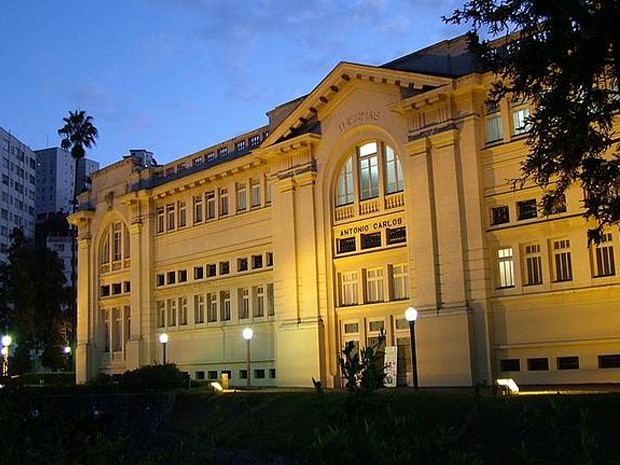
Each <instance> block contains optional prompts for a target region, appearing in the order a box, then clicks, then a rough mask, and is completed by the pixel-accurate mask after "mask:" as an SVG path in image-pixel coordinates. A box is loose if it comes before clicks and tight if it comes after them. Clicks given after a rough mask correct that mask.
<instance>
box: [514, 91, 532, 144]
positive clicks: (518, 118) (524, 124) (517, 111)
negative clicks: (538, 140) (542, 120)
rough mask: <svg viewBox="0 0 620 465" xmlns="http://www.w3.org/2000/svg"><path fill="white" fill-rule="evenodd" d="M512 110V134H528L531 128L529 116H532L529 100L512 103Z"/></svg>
mask: <svg viewBox="0 0 620 465" xmlns="http://www.w3.org/2000/svg"><path fill="white" fill-rule="evenodd" d="M511 111H512V135H513V136H520V135H522V134H526V133H527V132H528V131H529V130H530V127H531V125H530V122H529V121H528V118H529V116H530V110H529V108H528V107H527V102H526V101H524V100H517V101H513V102H512V103H511Z"/></svg>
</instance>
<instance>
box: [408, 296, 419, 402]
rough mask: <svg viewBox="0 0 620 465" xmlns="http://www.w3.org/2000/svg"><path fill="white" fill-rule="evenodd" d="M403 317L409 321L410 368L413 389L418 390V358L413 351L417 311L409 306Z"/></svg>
mask: <svg viewBox="0 0 620 465" xmlns="http://www.w3.org/2000/svg"><path fill="white" fill-rule="evenodd" d="M405 318H406V319H407V321H408V322H409V336H410V337H411V369H412V371H413V390H414V391H417V390H418V360H417V358H416V353H415V320H417V319H418V311H417V310H416V309H415V308H413V307H409V308H408V309H407V310H405Z"/></svg>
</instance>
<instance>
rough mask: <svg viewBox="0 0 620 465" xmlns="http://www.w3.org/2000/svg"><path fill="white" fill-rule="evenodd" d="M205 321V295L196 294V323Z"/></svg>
mask: <svg viewBox="0 0 620 465" xmlns="http://www.w3.org/2000/svg"><path fill="white" fill-rule="evenodd" d="M204 322H205V296H204V294H196V295H195V296H194V323H204Z"/></svg>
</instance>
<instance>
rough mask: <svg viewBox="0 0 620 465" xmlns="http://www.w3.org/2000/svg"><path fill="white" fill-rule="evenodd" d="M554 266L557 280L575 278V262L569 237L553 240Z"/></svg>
mask: <svg viewBox="0 0 620 465" xmlns="http://www.w3.org/2000/svg"><path fill="white" fill-rule="evenodd" d="M553 268H554V273H555V276H554V278H555V279H554V280H555V281H556V282H560V281H571V280H572V279H573V264H572V260H571V254H570V241H569V240H568V239H563V240H559V241H553Z"/></svg>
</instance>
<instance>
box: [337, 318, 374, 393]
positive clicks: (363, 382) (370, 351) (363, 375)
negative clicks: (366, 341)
mask: <svg viewBox="0 0 620 465" xmlns="http://www.w3.org/2000/svg"><path fill="white" fill-rule="evenodd" d="M384 345H385V331H383V330H381V332H380V333H379V337H378V340H377V342H376V343H375V344H373V345H371V346H367V347H364V348H362V349H360V350H356V346H355V343H354V342H353V341H349V342H347V344H346V345H345V347H344V349H342V357H340V359H339V361H340V369H341V370H342V376H343V377H344V379H345V380H346V384H345V388H346V389H347V390H348V391H350V392H354V393H356V394H362V395H369V394H374V393H375V392H376V391H377V389H379V388H380V387H383V383H384V381H385V365H384V364H383V351H382V350H381V349H382V348H383V347H384Z"/></svg>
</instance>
